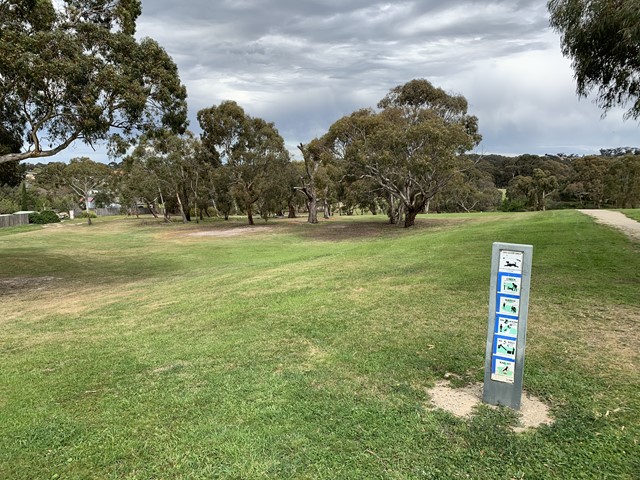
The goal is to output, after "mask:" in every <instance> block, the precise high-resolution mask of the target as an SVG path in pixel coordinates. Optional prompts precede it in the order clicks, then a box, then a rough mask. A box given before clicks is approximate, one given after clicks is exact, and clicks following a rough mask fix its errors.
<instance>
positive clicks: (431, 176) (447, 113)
mask: <svg viewBox="0 0 640 480" xmlns="http://www.w3.org/2000/svg"><path fill="white" fill-rule="evenodd" d="M480 139H481V136H480V134H479V133H478V120H477V118H476V117H474V116H471V115H468V114H467V101H466V99H465V98H464V97H463V96H462V95H452V94H449V93H446V92H445V91H444V90H442V89H440V88H437V87H434V86H433V85H432V84H431V83H430V82H428V81H427V80H424V79H417V80H411V81H410V82H408V83H406V84H404V85H400V86H397V87H395V88H394V89H392V90H391V91H390V92H389V93H388V94H387V95H386V96H385V97H384V98H383V99H382V100H381V101H380V102H379V103H378V110H377V111H374V110H372V109H366V110H359V111H357V112H354V113H353V114H351V115H349V116H346V117H343V118H342V119H340V120H338V121H337V122H336V123H334V124H333V125H332V126H331V127H330V129H329V133H328V134H327V142H329V143H330V144H331V145H332V146H333V151H334V153H335V155H336V156H337V157H338V158H339V159H340V160H341V161H342V162H344V163H345V164H346V168H345V170H346V171H347V172H349V174H350V175H352V176H353V177H355V178H367V179H370V180H371V181H372V182H373V183H374V184H375V185H377V187H378V188H379V189H380V190H381V191H383V192H385V194H386V197H387V200H388V202H389V205H390V208H389V213H390V218H391V221H392V223H402V217H404V222H403V224H404V226H405V227H411V226H413V225H414V223H415V218H416V216H417V214H418V213H420V212H421V211H423V209H424V208H425V206H426V204H427V202H428V201H429V200H430V199H431V198H433V197H434V196H435V195H436V194H437V193H438V192H440V191H441V190H442V189H443V188H444V187H445V186H446V185H447V184H448V183H449V182H450V181H451V180H452V179H453V178H454V177H455V176H456V175H457V174H458V173H459V172H461V171H464V170H466V169H467V168H469V167H470V165H471V162H470V161H469V159H468V157H467V156H465V155H463V154H464V153H465V152H467V151H469V150H471V149H473V148H474V147H475V146H476V145H477V144H478V143H479V142H480Z"/></svg>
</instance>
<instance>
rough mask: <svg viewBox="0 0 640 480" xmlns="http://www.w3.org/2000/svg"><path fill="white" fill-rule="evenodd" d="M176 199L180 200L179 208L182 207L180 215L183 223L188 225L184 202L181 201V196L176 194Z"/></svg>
mask: <svg viewBox="0 0 640 480" xmlns="http://www.w3.org/2000/svg"><path fill="white" fill-rule="evenodd" d="M176 199H177V200H178V206H179V207H180V215H182V223H187V222H188V221H189V220H188V219H187V215H186V214H185V213H184V207H183V206H182V200H180V194H179V193H176Z"/></svg>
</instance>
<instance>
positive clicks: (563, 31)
mask: <svg viewBox="0 0 640 480" xmlns="http://www.w3.org/2000/svg"><path fill="white" fill-rule="evenodd" d="M547 6H548V8H549V12H550V13H551V26H552V27H553V28H554V29H555V30H556V31H557V32H559V33H560V35H561V40H562V53H563V54H564V55H565V56H567V57H569V58H571V60H572V62H573V63H572V65H573V69H574V72H575V77H576V81H577V92H578V95H580V96H583V97H584V96H586V95H587V94H589V93H590V92H591V91H593V90H594V89H597V91H598V104H599V105H600V106H601V107H602V108H604V110H605V111H606V110H609V109H610V108H612V107H614V106H616V105H620V106H626V105H629V104H630V108H629V109H628V111H627V113H626V117H627V118H633V119H638V118H640V7H639V5H638V1H637V0H551V1H549V2H548V4H547Z"/></svg>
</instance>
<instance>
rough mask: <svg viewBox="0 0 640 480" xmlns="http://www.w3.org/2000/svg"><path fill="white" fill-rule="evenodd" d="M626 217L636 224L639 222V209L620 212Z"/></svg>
mask: <svg viewBox="0 0 640 480" xmlns="http://www.w3.org/2000/svg"><path fill="white" fill-rule="evenodd" d="M620 211H621V212H622V213H624V214H625V215H626V216H627V217H629V218H631V219H633V220H635V221H636V222H640V208H635V209H634V208H629V209H626V210H620Z"/></svg>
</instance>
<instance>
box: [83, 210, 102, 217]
mask: <svg viewBox="0 0 640 480" xmlns="http://www.w3.org/2000/svg"><path fill="white" fill-rule="evenodd" d="M80 218H98V215H96V212H92V211H91V210H89V211H88V212H87V211H86V210H84V211H83V212H82V213H81V214H80Z"/></svg>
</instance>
